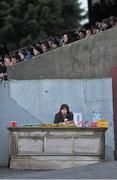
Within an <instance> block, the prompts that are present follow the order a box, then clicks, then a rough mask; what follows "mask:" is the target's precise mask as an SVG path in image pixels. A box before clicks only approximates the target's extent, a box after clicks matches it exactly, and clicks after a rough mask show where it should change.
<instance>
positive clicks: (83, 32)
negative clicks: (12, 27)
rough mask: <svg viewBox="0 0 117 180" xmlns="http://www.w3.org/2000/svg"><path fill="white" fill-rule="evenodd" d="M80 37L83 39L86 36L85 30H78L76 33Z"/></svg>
mask: <svg viewBox="0 0 117 180" xmlns="http://www.w3.org/2000/svg"><path fill="white" fill-rule="evenodd" d="M78 35H79V37H80V39H83V38H85V37H86V31H85V30H80V31H79V33H78Z"/></svg>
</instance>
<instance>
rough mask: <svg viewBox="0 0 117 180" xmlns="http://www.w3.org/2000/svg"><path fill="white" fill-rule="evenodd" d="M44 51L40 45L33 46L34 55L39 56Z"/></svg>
mask: <svg viewBox="0 0 117 180" xmlns="http://www.w3.org/2000/svg"><path fill="white" fill-rule="evenodd" d="M41 53H42V49H41V47H40V46H35V47H33V55H34V56H38V55H40V54H41Z"/></svg>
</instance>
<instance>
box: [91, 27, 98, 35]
mask: <svg viewBox="0 0 117 180" xmlns="http://www.w3.org/2000/svg"><path fill="white" fill-rule="evenodd" d="M98 32H100V29H99V28H98V27H97V26H94V27H92V33H93V34H97V33H98Z"/></svg>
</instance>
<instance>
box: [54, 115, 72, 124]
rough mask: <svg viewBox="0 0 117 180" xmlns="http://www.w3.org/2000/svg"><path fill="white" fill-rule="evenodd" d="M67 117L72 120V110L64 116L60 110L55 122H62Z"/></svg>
mask: <svg viewBox="0 0 117 180" xmlns="http://www.w3.org/2000/svg"><path fill="white" fill-rule="evenodd" d="M65 118H67V119H68V120H69V121H72V120H73V113H72V112H69V113H68V114H67V115H66V117H63V115H62V113H61V112H58V113H57V114H56V115H55V118H54V123H60V122H64V119H65Z"/></svg>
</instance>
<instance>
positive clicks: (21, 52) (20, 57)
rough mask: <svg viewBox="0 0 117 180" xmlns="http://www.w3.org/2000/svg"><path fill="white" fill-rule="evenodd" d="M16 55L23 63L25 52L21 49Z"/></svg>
mask: <svg viewBox="0 0 117 180" xmlns="http://www.w3.org/2000/svg"><path fill="white" fill-rule="evenodd" d="M18 55H19V61H24V59H25V51H24V50H23V49H21V50H19V52H18Z"/></svg>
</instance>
